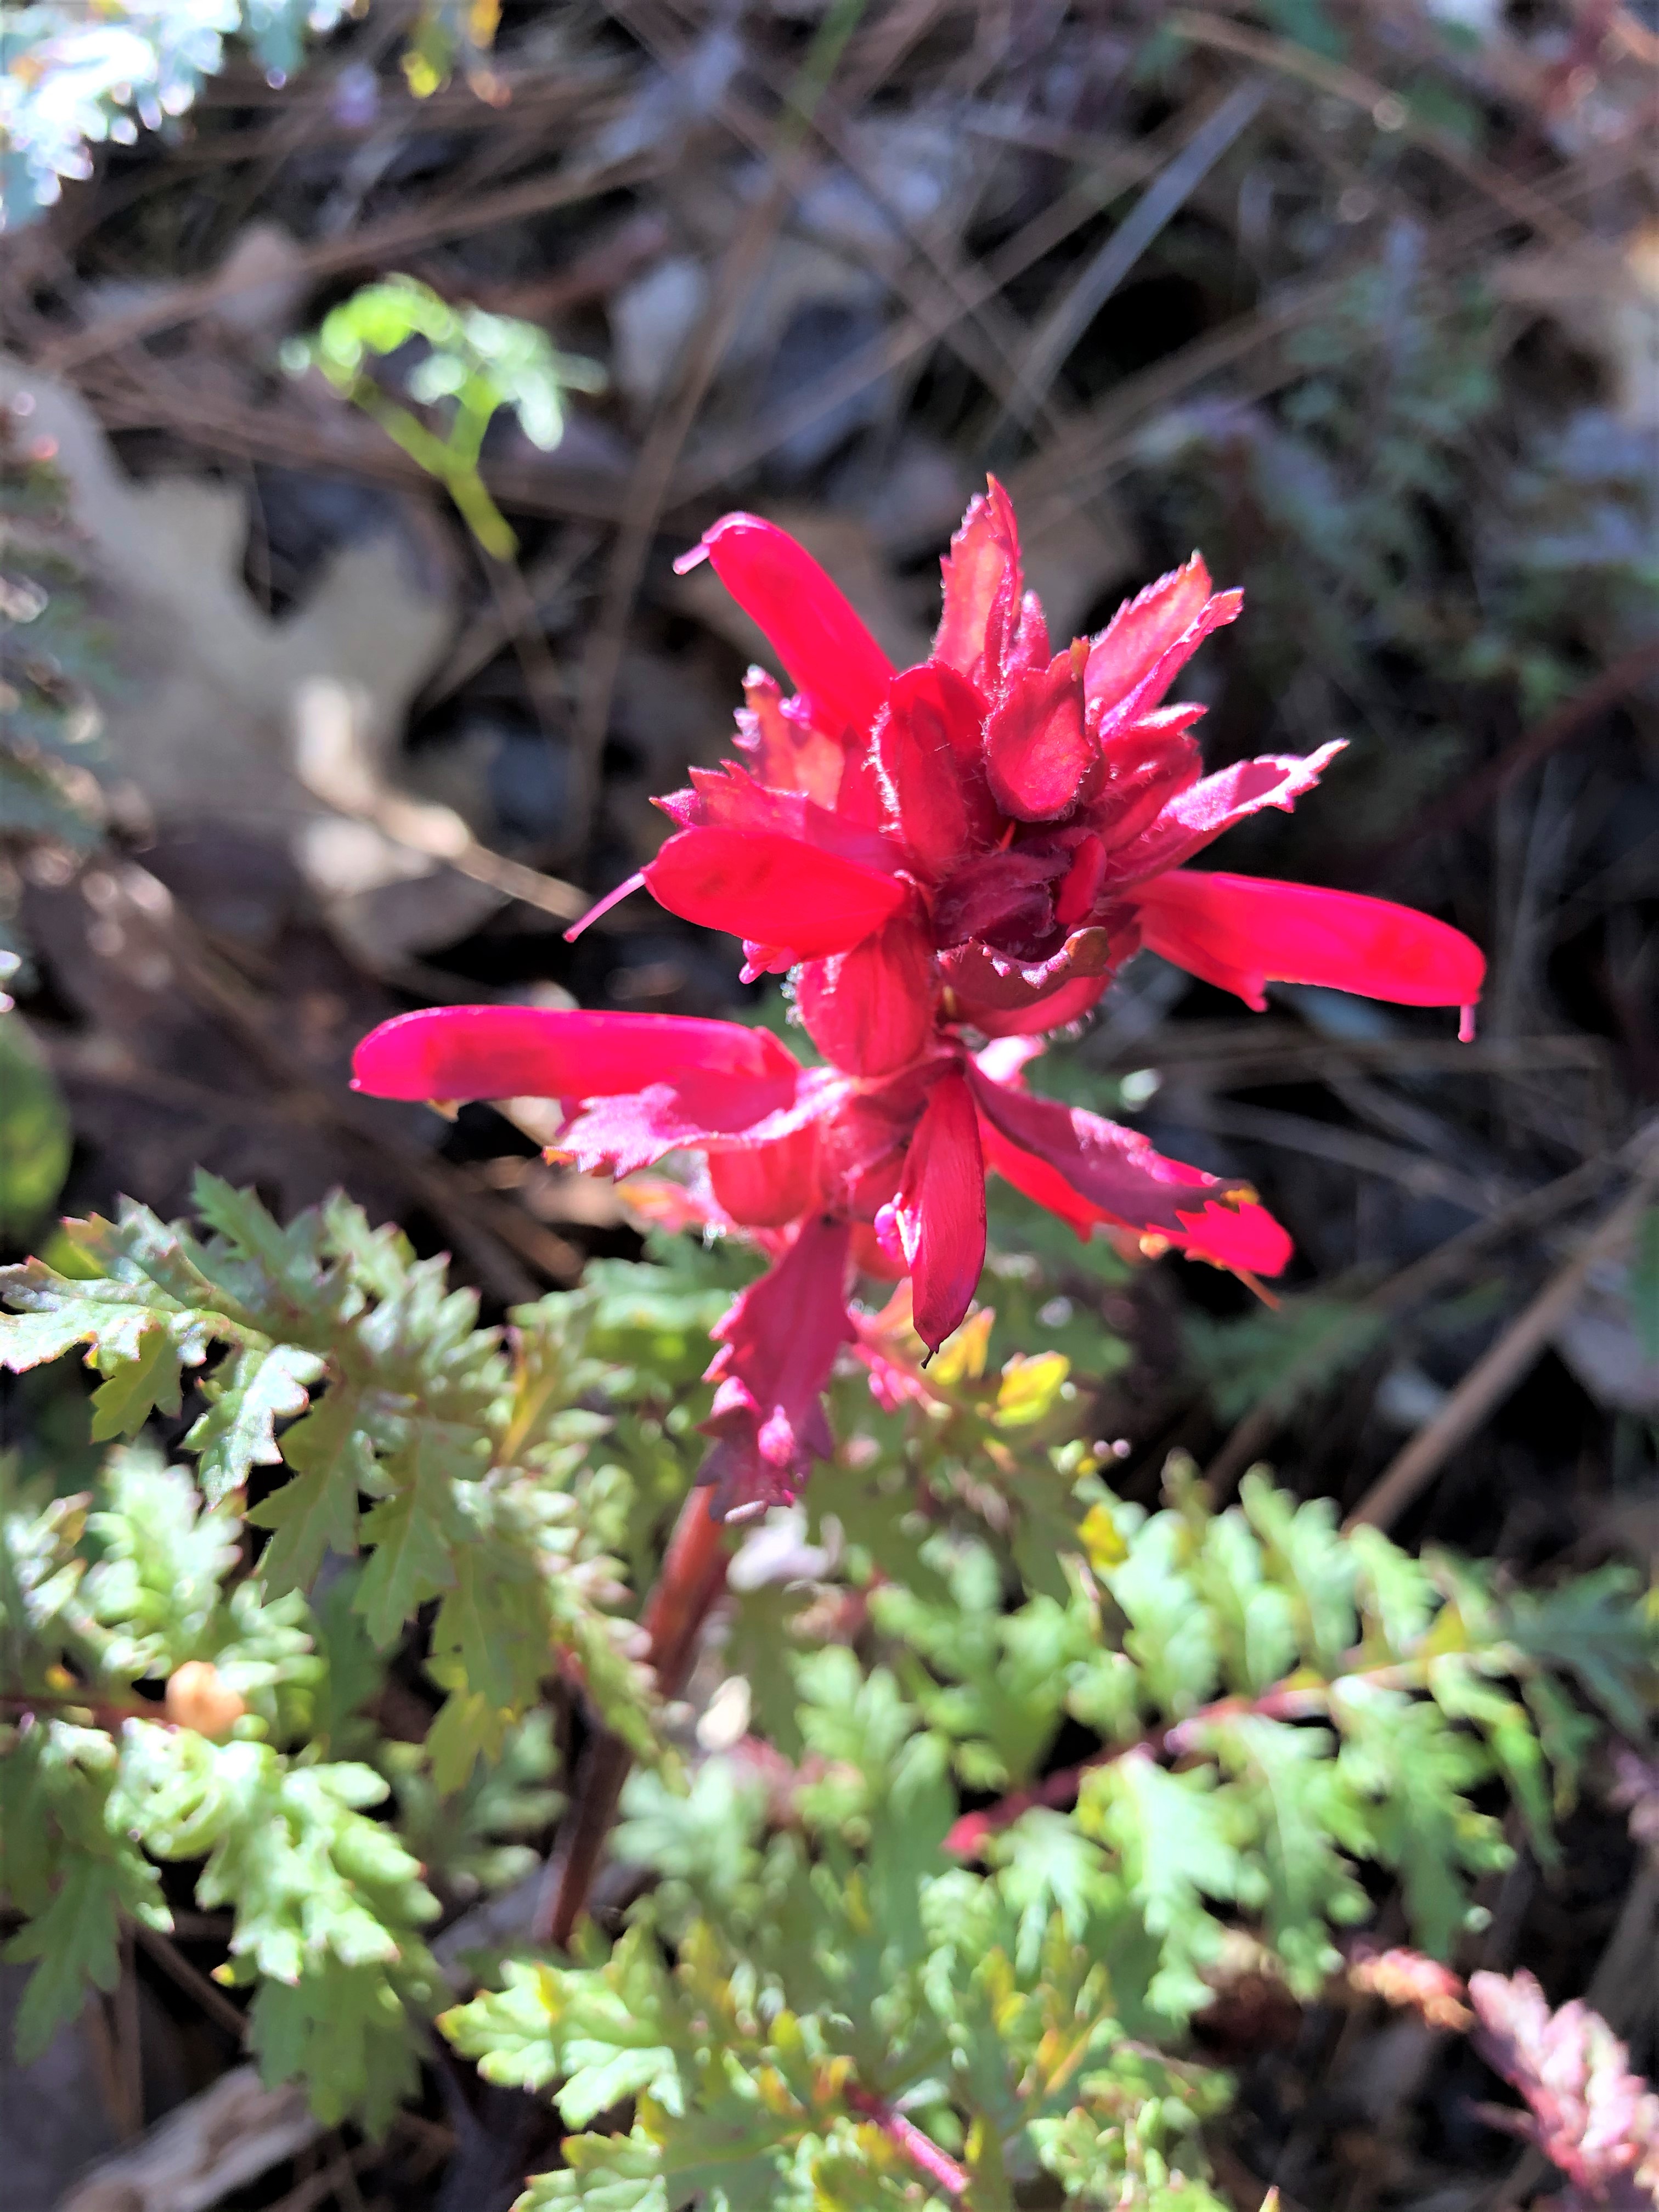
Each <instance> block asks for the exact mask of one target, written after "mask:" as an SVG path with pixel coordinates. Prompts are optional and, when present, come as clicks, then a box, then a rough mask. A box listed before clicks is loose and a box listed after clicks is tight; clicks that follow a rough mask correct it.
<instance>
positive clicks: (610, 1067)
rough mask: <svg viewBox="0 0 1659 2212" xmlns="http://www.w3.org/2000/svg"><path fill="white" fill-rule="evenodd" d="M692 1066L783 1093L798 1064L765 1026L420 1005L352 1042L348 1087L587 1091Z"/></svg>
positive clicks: (437, 1093) (528, 1093)
mask: <svg viewBox="0 0 1659 2212" xmlns="http://www.w3.org/2000/svg"><path fill="white" fill-rule="evenodd" d="M694 1071H695V1072H699V1073H705V1074H709V1075H714V1076H726V1077H735V1078H739V1079H744V1080H745V1081H746V1082H748V1083H750V1084H751V1085H752V1084H754V1083H756V1082H757V1081H759V1082H760V1083H761V1085H763V1088H769V1090H770V1091H775V1092H777V1093H779V1094H780V1095H779V1097H778V1098H777V1100H776V1102H775V1103H780V1104H781V1103H786V1102H787V1099H788V1098H789V1097H793V1091H794V1085H795V1080H796V1079H797V1078H798V1076H799V1073H800V1070H799V1066H797V1064H796V1062H795V1061H794V1060H793V1059H792V1058H791V1057H790V1055H789V1054H788V1053H787V1052H786V1051H785V1050H784V1048H783V1047H782V1046H781V1044H780V1043H779V1042H778V1041H777V1039H776V1038H775V1036H772V1035H771V1034H770V1033H769V1031H767V1030H751V1029H745V1028H744V1027H743V1026H742V1025H741V1024H739V1023H737V1022H712V1021H697V1020H693V1019H691V1018H689V1017H684V1016H681V1015H678V1014H607V1013H589V1012H576V1011H570V1012H566V1011H564V1010H562V1009H552V1008H545V1007H538V1006H430V1007H428V1008H426V1009H424V1010H423V1011H422V1012H420V1013H414V1014H399V1015H398V1017H397V1018H396V1019H395V1020H394V1021H390V1022H382V1023H381V1024H380V1028H379V1029H377V1030H370V1032H369V1034H368V1036H366V1037H365V1038H364V1039H363V1041H362V1043H361V1044H360V1045H359V1046H358V1047H357V1049H356V1054H354V1055H353V1059H352V1088H353V1090H355V1091H368V1092H370V1093H372V1095H373V1096H374V1097H377V1098H453V1099H467V1098H597V1097H606V1096H610V1095H612V1094H614V1093H617V1092H621V1091H639V1090H641V1089H643V1088H644V1086H645V1085H647V1084H652V1083H663V1082H667V1081H670V1080H671V1079H674V1078H675V1077H676V1076H679V1075H685V1074H690V1073H693V1072H694Z"/></svg>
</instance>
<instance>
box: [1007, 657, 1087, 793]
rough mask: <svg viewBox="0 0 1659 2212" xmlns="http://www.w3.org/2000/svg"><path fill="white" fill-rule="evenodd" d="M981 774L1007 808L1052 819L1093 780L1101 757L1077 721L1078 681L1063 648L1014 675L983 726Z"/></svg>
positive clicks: (1080, 692) (1080, 713)
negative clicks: (1040, 663)
mask: <svg viewBox="0 0 1659 2212" xmlns="http://www.w3.org/2000/svg"><path fill="white" fill-rule="evenodd" d="M985 773H986V779H987V781H988V783H989V784H990V787H991V795H992V797H993V798H994V799H995V800H996V802H997V804H998V805H1000V807H1001V809H1002V811H1003V812H1004V813H1005V814H1012V815H1013V816H1014V817H1015V818H1016V819H1017V820H1018V821H1021V822H1052V821H1053V820H1054V818H1055V817H1056V816H1057V815H1060V814H1064V813H1065V812H1066V809H1067V808H1068V807H1070V806H1072V805H1074V804H1075V803H1076V802H1077V800H1078V799H1081V798H1084V797H1085V796H1086V795H1087V794H1088V792H1089V789H1090V787H1091V785H1092V784H1093V783H1094V782H1096V781H1098V777H1099V773H1100V756H1099V752H1098V750H1097V747H1096V745H1095V744H1094V743H1093V741H1092V739H1091V738H1089V737H1088V736H1087V735H1086V734H1085V731H1084V727H1083V687H1082V685H1081V684H1079V682H1078V678H1077V671H1076V668H1075V666H1074V665H1073V657H1072V655H1071V654H1070V653H1057V654H1056V655H1055V656H1054V659H1052V660H1051V661H1050V662H1049V663H1048V666H1047V667H1046V668H1044V669H1042V670H1021V671H1017V672H1016V673H1015V674H1014V675H1012V677H1011V678H1009V680H1008V683H1007V685H1006V689H1005V690H1003V692H1002V694H1001V696H1000V697H999V698H998V700H997V702H996V704H995V705H994V707H993V708H992V709H991V712H990V714H989V715H988V716H987V720H986V724H985Z"/></svg>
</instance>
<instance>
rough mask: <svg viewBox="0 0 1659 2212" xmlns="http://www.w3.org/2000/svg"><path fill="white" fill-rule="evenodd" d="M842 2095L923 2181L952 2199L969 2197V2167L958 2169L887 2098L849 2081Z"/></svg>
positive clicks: (852, 2109)
mask: <svg viewBox="0 0 1659 2212" xmlns="http://www.w3.org/2000/svg"><path fill="white" fill-rule="evenodd" d="M843 2093H844V2095H845V2096H846V2099H847V2103H848V2108H849V2109H850V2110H851V2111H853V2112H856V2113H857V2114H858V2115H859V2117H860V2119H866V2120H868V2121H870V2122H871V2123H872V2125H873V2126H875V2127H878V2128H879V2129H880V2130H881V2132H882V2134H883V2135H884V2136H886V2138H887V2140H888V2142H890V2143H891V2144H892V2145H893V2147H894V2148H895V2149H896V2150H899V2151H902V2153H903V2154H904V2156H905V2157H906V2158H908V2160H909V2161H910V2163H911V2165H912V2166H915V2169H916V2172H918V2173H919V2174H921V2177H922V2179H923V2180H925V2181H930V2182H932V2184H933V2186H934V2188H935V2189H942V2190H943V2191H945V2195H946V2196H947V2197H952V2198H955V2199H958V2200H959V2199H961V2198H962V2197H965V2196H966V2195H967V2193H968V2180H969V2176H968V2172H967V2169H966V2167H965V2166H958V2165H957V2162H956V2160H955V2159H953V2158H951V2157H950V2156H949V2155H948V2154H946V2153H945V2152H944V2151H942V2150H941V2149H940V2148H939V2145H938V2144H937V2143H936V2142H934V2141H933V2137H932V2136H926V2135H924V2134H923V2133H922V2131H921V2129H920V2128H919V2127H917V2125H916V2124H915V2121H914V2120H907V2119H906V2118H905V2117H904V2115H903V2113H902V2112H897V2111H896V2110H895V2108H894V2107H893V2106H891V2105H890V2104H889V2103H888V2101H887V2100H886V2099H885V2098H884V2097H878V2096H874V2095H872V2093H871V2092H870V2091H869V2090H868V2089H861V2088H860V2087H859V2085H858V2083H857V2082H856V2081H849V2082H848V2085H847V2087H846V2090H845V2091H844V2092H843Z"/></svg>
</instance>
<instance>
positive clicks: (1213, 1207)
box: [1170, 1199, 1296, 1275]
mask: <svg viewBox="0 0 1659 2212" xmlns="http://www.w3.org/2000/svg"><path fill="white" fill-rule="evenodd" d="M1181 1219H1182V1225H1183V1231H1184V1233H1183V1234H1182V1236H1180V1237H1170V1243H1171V1244H1173V1245H1175V1246H1176V1247H1177V1249H1179V1250H1181V1251H1182V1252H1184V1253H1185V1254H1186V1255H1187V1256H1188V1259H1189V1260H1207V1261H1209V1263H1210V1265H1211V1266H1212V1267H1226V1268H1228V1269H1230V1270H1231V1272H1232V1273H1234V1274H1245V1275H1279V1274H1282V1273H1284V1271H1285V1268H1286V1267H1288V1266H1289V1265H1290V1260H1291V1253H1292V1252H1293V1251H1294V1250H1295V1249H1296V1247H1295V1246H1294V1245H1293V1244H1292V1243H1291V1234H1290V1231H1289V1230H1287V1229H1285V1228H1284V1227H1283V1226H1281V1225H1280V1224H1279V1222H1277V1221H1275V1220H1274V1219H1273V1216H1272V1214H1271V1213H1269V1212H1268V1211H1267V1207H1266V1206H1258V1205H1256V1203H1255V1200H1251V1199H1246V1200H1244V1202H1243V1205H1242V1206H1220V1205H1218V1204H1217V1203H1216V1201H1215V1200H1213V1199H1212V1200H1211V1201H1210V1203H1209V1204H1208V1205H1207V1206H1206V1207H1205V1208H1204V1210H1203V1212H1201V1213H1183V1214H1182V1217H1181Z"/></svg>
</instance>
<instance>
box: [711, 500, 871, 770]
mask: <svg viewBox="0 0 1659 2212" xmlns="http://www.w3.org/2000/svg"><path fill="white" fill-rule="evenodd" d="M702 545H703V548H704V549H705V550H707V552H708V557H709V559H710V560H712V561H713V562H714V568H715V571H716V573H717V574H718V575H719V577H720V581H721V583H723V584H724V585H725V586H726V590H727V591H728V592H731V594H732V598H733V599H735V600H736V601H737V603H738V605H739V606H740V607H741V608H742V609H743V611H744V613H745V614H747V615H750V616H752V617H753V618H754V620H755V621H756V622H757V623H759V624H760V626H761V628H762V629H763V630H764V631H765V632H766V635H767V636H768V637H769V639H770V640H771V641H772V643H773V645H774V646H775V647H776V649H777V653H778V658H779V659H781V661H782V663H783V665H784V666H785V667H786V668H787V670H788V671H789V674H790V676H791V677H792V678H793V681H794V685H795V689H796V690H798V691H803V692H805V693H806V694H807V696H809V697H810V698H811V702H812V704H813V706H814V707H815V708H817V717H816V718H815V719H817V720H818V721H819V722H820V724H821V725H822V726H823V727H825V728H826V729H829V731H831V732H839V731H841V730H852V731H855V732H860V733H862V732H865V731H866V730H868V729H869V727H870V725H871V724H872V722H873V721H874V720H875V718H876V715H877V714H878V712H879V711H880V708H881V704H882V702H883V700H884V698H885V697H886V696H887V685H888V681H889V679H890V677H891V675H892V673H893V664H892V662H891V661H890V660H889V659H888V658H887V655H886V654H885V653H884V652H883V651H882V649H881V647H879V646H878V644H877V643H876V641H875V640H874V638H873V637H872V636H871V635H870V633H869V631H868V630H867V629H866V628H865V626H864V623H862V622H861V621H860V618H859V617H858V616H857V615H856V614H854V611H853V609H852V607H851V606H850V605H849V604H848V601H847V599H846V598H845V597H844V596H843V594H842V592H841V591H840V590H839V589H838V588H837V586H836V585H835V584H833V583H832V582H831V581H830V580H829V577H828V576H827V575H826V574H824V572H823V569H822V568H819V566H818V564H817V562H816V561H815V560H814V559H813V558H812V556H811V554H810V553H809V552H808V551H807V550H806V548H805V546H804V545H801V544H797V542H796V540H795V539H794V538H792V537H790V535H789V533H788V532H787V531H786V530H780V529H779V528H778V526H777V525H776V524H775V523H773V522H763V520H761V518H760V517H759V516H758V515H757V514H725V515H722V516H721V517H720V520H719V521H718V522H717V523H715V524H714V527H713V528H712V529H710V530H708V531H705V532H704V533H703V538H702Z"/></svg>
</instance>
